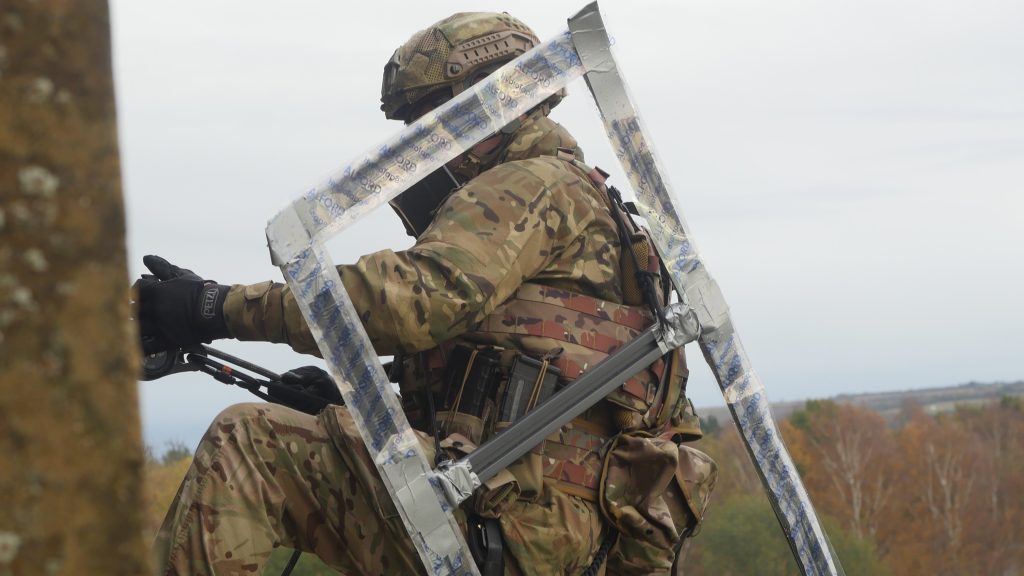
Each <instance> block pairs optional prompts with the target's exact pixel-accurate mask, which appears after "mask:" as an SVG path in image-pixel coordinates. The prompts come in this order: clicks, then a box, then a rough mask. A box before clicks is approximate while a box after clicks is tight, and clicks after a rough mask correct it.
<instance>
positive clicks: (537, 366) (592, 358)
mask: <svg viewBox="0 0 1024 576" xmlns="http://www.w3.org/2000/svg"><path fill="white" fill-rule="evenodd" d="M557 157H558V158H559V159H561V160H563V161H565V162H567V163H568V164H570V165H571V166H572V169H574V170H575V171H576V172H579V173H582V174H583V175H585V176H586V177H587V178H588V179H589V180H590V182H591V183H592V184H593V186H594V187H595V188H597V189H598V190H599V191H600V192H601V195H602V197H603V199H604V200H605V202H606V206H607V207H608V209H609V210H610V211H611V214H612V216H613V218H614V219H615V220H616V222H617V223H618V227H619V242H620V246H621V254H620V272H619V278H620V280H621V283H622V294H623V302H622V303H616V302H609V301H605V300H601V299H598V298H595V297H593V296H588V295H585V294H580V293H576V292H573V291H570V290H566V289H562V288H556V287H552V286H547V285H542V284H538V283H530V282H527V283H524V284H522V285H521V286H520V287H519V289H518V290H517V291H516V293H515V294H514V295H513V296H512V297H511V298H509V299H508V300H507V301H505V302H504V303H502V304H501V305H500V306H498V307H497V308H496V309H495V310H494V311H493V312H492V313H491V314H489V315H488V316H487V317H485V318H484V319H483V320H482V321H481V322H480V323H479V324H478V325H477V326H475V327H474V329H473V330H471V331H469V332H467V333H464V334H462V335H460V336H459V339H458V341H459V342H458V343H454V342H449V343H444V344H442V345H440V346H438V347H437V348H434V349H431V350H428V351H425V352H421V353H418V354H415V355H411V356H407V357H403V358H396V362H395V366H396V370H395V372H394V373H393V374H392V376H393V380H395V381H397V382H399V384H400V387H401V389H402V397H403V404H404V407H405V409H406V413H407V415H408V416H409V418H410V422H411V423H412V424H413V425H414V426H416V427H418V428H419V429H421V430H430V431H431V432H432V433H434V435H435V437H436V438H448V440H447V442H446V443H447V446H446V445H445V443H441V442H439V443H438V448H447V447H450V446H451V445H452V443H453V440H452V438H455V440H454V442H455V443H456V444H461V443H466V444H468V445H470V446H472V445H475V444H479V443H480V442H481V441H483V440H486V439H487V438H489V437H490V436H491V435H493V434H495V433H497V432H500V431H501V430H503V429H504V428H506V427H507V426H509V425H510V424H511V423H512V422H514V421H515V420H516V419H517V418H519V417H521V416H522V415H523V414H525V413H526V412H527V411H529V410H530V409H532V408H534V407H536V406H538V405H540V404H541V403H543V402H544V401H545V400H546V399H547V398H549V397H550V396H551V395H552V394H554V393H555V392H557V391H558V390H559V389H561V388H562V387H563V386H565V385H567V384H568V383H569V382H571V381H572V380H574V379H575V378H577V377H578V376H579V375H581V374H582V373H584V372H585V371H587V370H588V369H589V368H591V367H593V366H596V365H597V364H598V363H599V362H601V361H602V360H604V359H605V358H606V357H607V356H608V355H609V354H610V353H612V352H614V351H615V350H616V349H618V348H619V347H620V346H622V345H623V344H625V343H626V342H628V341H629V340H631V339H633V338H635V337H636V336H637V335H638V334H639V333H640V332H642V331H643V330H644V329H646V328H648V327H649V326H651V325H652V324H653V323H654V322H655V318H656V316H657V315H658V314H659V313H660V311H661V308H662V307H663V306H665V305H666V304H668V296H669V294H670V287H669V284H668V280H667V279H668V275H667V274H666V273H664V271H663V267H662V264H661V259H660V257H659V256H658V254H657V252H656V250H655V249H654V247H653V246H654V244H653V242H651V240H650V238H649V236H648V233H647V232H646V230H645V229H644V228H643V227H641V226H639V225H638V224H637V223H636V222H635V221H634V220H633V218H632V214H631V211H630V209H629V207H628V206H627V205H626V204H624V203H623V202H622V199H621V196H620V195H619V193H618V191H617V190H615V189H614V188H610V187H608V186H606V185H605V180H606V179H607V174H606V173H605V172H603V171H602V170H600V169H598V168H591V167H589V166H587V165H585V164H583V163H582V162H580V161H578V160H577V159H576V158H575V155H574V154H573V152H572V151H571V150H569V149H565V148H560V149H558V154H557ZM687 376H688V372H687V369H686V362H685V357H684V355H683V350H682V348H680V349H678V350H675V351H673V352H671V353H670V354H668V355H666V356H665V357H663V358H661V359H659V360H657V361H656V362H655V363H654V364H653V365H651V366H650V367H649V368H648V369H647V370H645V371H643V372H641V373H639V374H637V375H636V376H634V377H632V378H630V379H629V380H628V381H627V382H625V383H623V385H622V386H621V387H620V388H618V389H617V390H615V391H614V392H613V393H612V394H610V395H609V396H608V397H606V398H605V401H604V402H602V403H599V404H598V405H597V406H595V407H594V408H592V409H590V410H589V411H587V412H586V413H584V414H583V415H581V416H580V417H578V418H576V419H574V420H573V421H572V422H571V424H570V425H569V426H566V427H564V428H563V430H562V431H561V432H560V433H558V434H555V435H552V436H551V437H549V438H548V439H547V440H546V441H545V442H544V443H543V444H541V445H538V446H537V447H535V448H534V450H533V452H532V454H531V456H536V457H538V458H534V460H535V462H533V463H523V465H514V466H513V467H512V468H510V470H513V475H515V476H516V477H517V480H518V482H519V484H520V488H521V489H523V490H524V492H527V493H529V492H530V491H531V488H530V486H531V485H533V484H539V483H540V482H542V481H544V479H546V481H548V482H551V483H553V484H554V485H555V486H556V487H558V488H559V489H561V490H562V491H565V492H568V493H570V494H574V495H577V496H581V497H584V498H588V499H591V500H594V499H595V498H596V493H597V488H598V486H597V484H598V478H599V476H600V470H601V464H602V458H603V454H602V447H603V446H605V444H606V443H607V440H608V439H609V438H611V437H613V436H615V435H616V434H618V433H619V432H632V431H645V432H650V433H651V434H655V435H663V434H670V435H675V436H676V437H677V439H678V440H680V441H690V440H696V439H698V438H700V437H701V431H700V425H699V420H698V419H697V417H696V415H695V413H694V411H693V408H692V405H691V404H690V402H689V400H688V399H687V398H686V395H685V392H686V379H687ZM529 458H530V457H527V459H529ZM531 477H532V478H531ZM542 478H543V479H542ZM534 489H536V487H535V488H534ZM527 495H528V494H527Z"/></svg>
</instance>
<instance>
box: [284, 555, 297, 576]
mask: <svg viewBox="0 0 1024 576" xmlns="http://www.w3.org/2000/svg"><path fill="white" fill-rule="evenodd" d="M299 556H302V550H296V551H295V552H292V557H291V558H289V559H288V564H286V565H285V567H284V570H283V571H282V572H281V576H288V575H289V574H291V573H292V570H294V569H295V565H296V564H298V563H299Z"/></svg>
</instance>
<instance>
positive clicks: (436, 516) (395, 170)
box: [267, 31, 584, 575]
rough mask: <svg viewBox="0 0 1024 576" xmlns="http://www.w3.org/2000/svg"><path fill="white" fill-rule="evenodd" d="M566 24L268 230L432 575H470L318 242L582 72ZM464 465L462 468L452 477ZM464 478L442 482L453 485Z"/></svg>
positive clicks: (443, 500) (314, 192)
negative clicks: (548, 38) (549, 38)
mask: <svg viewBox="0 0 1024 576" xmlns="http://www.w3.org/2000/svg"><path fill="white" fill-rule="evenodd" d="M583 72H584V70H583V66H582V63H581V61H580V58H579V56H578V55H577V54H576V51H575V48H574V47H573V43H572V38H571V36H570V34H569V32H568V31H566V32H563V33H562V34H559V35H558V36H556V37H554V38H553V39H551V40H549V41H547V42H545V43H543V44H540V45H538V46H537V47H535V48H534V49H533V50H531V51H529V52H527V53H526V54H523V55H522V56H520V57H519V58H517V59H516V60H514V61H512V62H509V63H508V64H506V65H505V66H502V67H501V68H499V69H498V70H497V71H495V72H494V73H492V74H491V75H490V76H488V77H487V78H485V79H484V80H482V81H481V82H479V83H477V84H476V85H474V86H473V87H472V88H470V89H469V90H466V91H465V92H463V93H461V94H459V95H458V96H457V97H455V98H453V99H452V100H451V101H449V102H448V103H446V104H445V105H443V106H441V107H439V108H437V109H436V110H434V111H432V112H430V113H428V114H426V115H424V116H423V117H422V118H420V119H419V120H418V121H416V122H415V123H413V124H412V125H410V126H408V127H407V128H405V129H404V130H403V131H401V132H400V133H398V134H397V135H395V136H394V137H392V138H390V139H388V140H387V141H385V142H383V143H382V144H380V145H378V146H376V147H374V148H373V149H372V150H370V151H369V152H368V153H366V154H365V155H364V156H362V157H360V158H358V159H356V160H355V161H354V162H352V163H350V164H349V165H348V166H346V167H344V168H342V169H340V170H338V171H336V172H335V173H333V174H332V175H331V176H330V177H329V178H327V179H326V180H325V181H323V182H321V183H320V184H319V185H317V186H315V187H313V188H310V189H309V190H308V191H307V192H306V193H305V194H303V195H302V196H301V197H299V198H298V199H296V200H295V201H293V202H292V203H291V204H290V205H289V206H288V207H287V208H286V209H284V210H282V211H281V212H280V213H279V214H277V215H276V216H274V217H273V218H272V219H271V221H270V223H269V224H268V226H267V241H268V244H269V247H270V253H271V260H272V261H273V262H274V264H275V265H277V266H279V267H280V268H281V270H282V273H283V274H284V277H285V281H286V282H287V283H288V285H289V287H290V288H291V290H292V293H293V295H294V296H295V299H296V302H297V303H298V306H299V309H300V310H301V311H302V315H303V317H304V318H305V320H306V323H307V325H308V326H309V329H310V332H311V333H312V335H313V337H314V338H315V340H316V342H317V346H318V347H319V349H320V351H321V353H322V354H323V357H324V359H325V361H326V362H327V365H328V368H329V371H330V374H331V376H332V378H333V379H334V381H335V383H336V384H337V386H338V389H339V390H340V391H341V394H342V396H343V397H344V399H345V403H346V405H347V407H348V410H349V412H350V414H351V415H352V418H353V420H354V422H355V424H356V426H357V428H358V429H359V432H360V434H361V436H362V438H363V441H364V443H365V444H366V447H367V450H368V451H369V454H370V456H371V458H372V459H373V461H374V463H375V464H376V466H377V469H378V471H379V472H380V475H381V479H382V480H383V482H384V484H385V486H386V487H387V488H388V491H389V493H390V494H391V496H392V498H393V499H394V501H395V505H396V508H397V510H398V512H399V515H400V516H401V518H402V522H403V524H404V525H405V527H406V529H407V530H408V532H409V535H410V537H411V538H412V541H413V543H414V545H415V546H416V550H417V552H418V553H419V556H420V559H421V560H422V561H423V564H424V566H425V567H426V569H427V572H428V573H429V574H438V575H439V574H478V571H477V568H476V566H475V564H474V562H473V560H472V556H471V555H470V553H469V550H468V547H467V546H466V542H465V538H464V537H463V535H462V532H461V531H460V529H459V526H458V523H457V522H456V521H455V518H454V516H453V515H452V504H451V503H450V502H449V499H448V496H447V494H446V487H445V486H444V485H443V484H444V483H443V482H442V481H441V480H440V479H439V477H438V474H437V473H435V472H434V471H433V470H431V468H430V465H429V462H428V460H427V458H426V457H425V455H424V453H423V450H422V449H421V447H420V445H419V442H418V438H417V436H416V434H415V432H414V431H413V430H412V428H411V427H410V426H409V422H408V421H407V420H406V418H405V414H404V413H403V412H402V409H401V405H400V402H399V400H398V398H397V397H396V395H395V393H394V391H393V390H392V388H391V385H390V383H389V382H388V380H387V377H386V375H385V374H384V370H383V368H382V367H381V364H380V361H379V360H378V358H377V355H376V354H375V352H374V350H373V347H372V345H371V344H370V340H369V338H368V337H367V335H366V332H365V330H364V329H363V326H362V323H361V321H360V319H359V316H358V315H357V313H356V310H355V308H354V306H353V305H352V301H351V299H350V298H349V296H348V293H347V292H346V291H345V288H344V286H343V285H342V283H341V279H340V277H339V276H338V272H337V270H336V269H335V266H334V263H333V262H332V261H331V258H330V255H329V254H328V253H327V251H326V250H325V249H324V247H323V243H324V242H325V241H326V240H327V239H329V238H330V237H332V236H334V235H336V234H338V233H339V232H341V231H342V230H344V229H345V228H346V227H348V226H350V225H351V224H352V223H354V222H356V221H357V220H358V219H359V218H360V217H362V216H363V215H365V214H366V213H368V212H370V211H371V210H374V209H376V208H378V207H379V206H381V205H383V204H385V203H387V202H388V200H390V199H391V198H393V197H394V196H396V195H398V194H399V193H401V192H403V191H404V190H406V189H407V188H408V187H409V186H411V185H412V184H413V183H415V182H417V181H418V180H420V179H421V178H423V177H424V176H425V175H427V174H429V173H431V172H433V171H434V170H436V169H437V168H439V167H440V166H442V165H443V164H444V163H446V162H447V161H449V160H451V159H452V158H455V157H456V156H458V155H459V154H461V153H462V152H464V151H466V150H467V149H469V148H470V147H471V146H473V145H474V144H476V143H477V142H479V141H481V140H482V139H484V138H485V137H487V136H489V135H491V134H493V133H495V132H497V131H498V130H500V129H501V128H502V127H504V126H505V125H507V124H508V123H509V122H511V121H513V120H514V119H516V118H519V117H520V116H522V115H523V114H525V113H526V112H528V111H529V110H530V109H532V108H533V107H534V106H536V105H537V104H539V103H541V102H542V101H544V100H545V99H546V98H548V97H549V96H551V95H552V94H554V93H555V92H557V91H558V90H560V89H562V88H563V87H565V85H566V84H568V83H569V82H570V81H572V80H574V79H576V78H578V77H580V76H581V75H582V74H583ZM461 473H462V472H461V471H460V474H461ZM471 484H472V479H471V478H464V477H460V478H459V479H458V480H457V481H455V482H449V485H448V486H447V489H449V490H451V489H452V486H455V489H456V490H457V491H459V492H462V491H465V490H469V491H472V488H471V487H470V486H471Z"/></svg>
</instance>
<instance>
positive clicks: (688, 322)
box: [658, 302, 700, 354]
mask: <svg viewBox="0 0 1024 576" xmlns="http://www.w3.org/2000/svg"><path fill="white" fill-rule="evenodd" d="M664 320H665V321H664V322H662V323H661V324H660V325H659V333H658V347H659V348H661V351H662V353H664V354H668V353H669V352H671V351H672V350H675V349H676V348H679V347H680V346H684V345H686V344H689V343H690V342H693V341H694V340H696V339H697V337H698V336H699V335H700V321H699V320H698V319H697V315H696V314H694V312H693V309H691V308H690V307H689V306H688V305H686V304H683V303H681V302H680V303H676V304H672V305H671V306H668V307H667V308H665V318H664Z"/></svg>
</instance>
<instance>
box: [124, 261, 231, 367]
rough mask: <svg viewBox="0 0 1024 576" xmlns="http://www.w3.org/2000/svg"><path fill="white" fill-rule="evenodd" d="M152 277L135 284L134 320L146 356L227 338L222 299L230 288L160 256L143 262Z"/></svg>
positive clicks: (144, 276) (144, 278)
mask: <svg viewBox="0 0 1024 576" xmlns="http://www.w3.org/2000/svg"><path fill="white" fill-rule="evenodd" d="M142 262H143V263H144V264H145V265H146V268H148V269H149V271H150V272H152V273H153V274H143V275H142V278H141V279H139V280H138V281H136V282H135V286H134V287H133V288H134V289H135V293H136V299H137V306H138V310H137V317H138V319H139V330H140V332H141V334H142V349H143V351H144V352H145V353H146V354H154V353H156V352H162V351H164V350H175V349H177V348H181V347H183V346H190V345H192V344H198V343H200V342H207V343H209V342H212V341H213V340H216V339H217V338H227V337H229V336H230V335H231V334H230V333H229V332H228V328H227V324H226V323H225V321H224V298H225V297H226V296H227V293H228V290H229V287H228V286H223V285H221V284H217V283H216V282H213V281H211V280H203V279H202V278H200V277H199V276H198V275H197V274H196V273H195V272H192V271H191V270H186V269H184V268H178V267H177V266H175V265H173V264H171V263H170V262H168V261H167V260H164V259H163V258H161V257H159V256H146V257H144V258H143V259H142Z"/></svg>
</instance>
